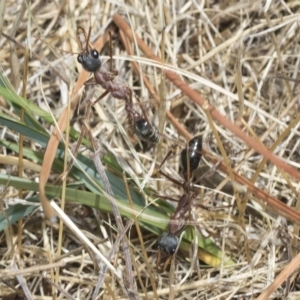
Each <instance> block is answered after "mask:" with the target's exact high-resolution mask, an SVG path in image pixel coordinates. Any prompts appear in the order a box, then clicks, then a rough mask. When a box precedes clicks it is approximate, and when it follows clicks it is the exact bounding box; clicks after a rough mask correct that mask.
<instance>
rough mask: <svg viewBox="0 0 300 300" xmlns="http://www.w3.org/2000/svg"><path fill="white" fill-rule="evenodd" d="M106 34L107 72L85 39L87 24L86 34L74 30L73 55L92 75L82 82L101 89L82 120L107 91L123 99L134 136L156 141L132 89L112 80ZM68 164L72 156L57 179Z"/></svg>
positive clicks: (87, 129)
mask: <svg viewBox="0 0 300 300" xmlns="http://www.w3.org/2000/svg"><path fill="white" fill-rule="evenodd" d="M108 33H109V41H110V45H109V48H110V71H107V70H106V69H104V68H103V67H102V61H101V59H100V54H99V52H98V51H97V50H96V49H94V48H93V47H92V46H91V45H90V41H89V39H90V35H91V27H90V28H89V31H88V33H87V32H86V31H85V29H84V28H82V27H78V28H77V31H76V38H77V42H78V46H79V48H80V53H79V54H78V56H77V61H78V62H79V63H80V64H81V65H82V67H83V69H85V70H86V71H88V72H91V73H93V75H94V77H93V78H91V79H89V80H88V81H86V82H85V85H91V84H99V85H101V87H102V88H103V89H104V90H105V91H104V92H103V93H102V94H101V95H100V96H99V97H98V98H97V99H96V100H94V101H90V102H89V104H88V106H87V109H86V113H85V119H86V120H88V119H89V116H90V113H91V109H92V107H93V106H94V105H95V104H96V103H98V102H99V101H100V100H101V99H102V98H104V97H105V96H106V95H107V94H108V93H111V95H112V96H113V97H115V98H116V99H120V100H124V101H125V111H126V113H127V116H128V119H129V123H130V125H131V127H132V128H133V130H134V132H135V134H136V135H137V136H138V138H139V139H141V140H144V141H146V142H150V143H158V141H159V139H160V135H159V133H158V130H157V129H156V127H155V126H154V124H153V123H152V122H150V121H149V119H148V117H147V114H146V110H145V108H144V107H143V105H142V103H141V101H140V99H139V98H138V97H137V95H135V94H134V93H133V91H132V90H131V89H130V88H129V87H128V86H127V85H124V84H121V83H118V82H113V80H114V78H115V77H116V76H117V75H118V71H117V70H112V36H111V32H108ZM133 94H134V96H135V98H136V99H137V101H138V103H139V106H140V108H141V111H142V115H141V114H140V113H139V112H137V111H136V110H135V109H134V107H133V101H132V96H133ZM85 131H89V128H88V126H87V125H85V124H84V126H83V129H82V131H81V133H80V136H79V138H78V141H77V145H76V147H75V150H74V154H73V156H74V157H75V156H76V155H77V153H78V151H79V147H80V145H81V142H82V139H83V137H84V134H85ZM72 165H73V159H71V161H70V162H69V164H68V166H67V168H66V170H65V171H64V173H63V174H62V175H61V178H64V176H65V175H66V174H68V173H69V171H70V170H71V168H72Z"/></svg>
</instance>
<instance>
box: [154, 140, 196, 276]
mask: <svg viewBox="0 0 300 300" xmlns="http://www.w3.org/2000/svg"><path fill="white" fill-rule="evenodd" d="M171 152H172V151H170V152H169V153H168V154H167V156H166V157H165V159H164V160H163V161H162V163H161V165H160V167H159V172H160V173H161V174H162V175H163V176H165V177H166V178H168V179H169V180H170V181H172V182H173V183H175V184H177V185H180V186H182V187H183V189H184V194H183V195H182V196H181V198H180V199H179V201H178V205H177V207H176V209H175V211H174V213H173V214H172V216H171V217H170V221H169V224H168V231H167V232H164V233H163V234H162V235H161V236H160V238H159V239H158V241H157V248H158V250H159V252H158V258H157V264H156V265H157V269H158V270H159V264H160V259H161V253H162V252H163V253H165V254H167V255H169V258H168V259H167V260H166V262H165V264H164V267H163V268H162V271H165V269H166V267H167V265H168V263H169V262H170V260H171V259H172V257H173V255H174V253H175V251H176V249H177V247H178V241H179V239H178V237H177V235H178V234H179V233H180V232H181V231H182V229H183V227H184V224H185V220H184V218H185V215H186V213H187V212H188V210H189V207H190V198H194V197H195V195H196V194H193V195H192V196H191V197H190V195H189V192H190V189H191V187H190V180H191V179H192V177H193V173H194V171H195V170H196V169H197V168H198V166H199V163H200V160H201V157H202V154H201V152H202V137H201V136H200V135H197V136H195V137H194V138H192V139H191V140H190V141H189V144H188V147H187V148H185V149H183V150H182V152H181V154H180V169H179V171H180V173H181V174H182V176H183V178H184V182H180V181H179V180H176V179H174V178H172V177H171V176H169V175H168V174H166V173H165V172H163V171H162V170H161V167H162V165H163V164H164V163H165V161H166V159H167V158H168V157H169V156H170V154H171Z"/></svg>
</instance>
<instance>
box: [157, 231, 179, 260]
mask: <svg viewBox="0 0 300 300" xmlns="http://www.w3.org/2000/svg"><path fill="white" fill-rule="evenodd" d="M177 245H178V237H177V236H175V235H173V234H171V233H167V232H164V233H163V234H162V235H161V236H160V238H159V239H158V241H157V248H158V250H159V251H162V252H163V253H166V254H169V255H173V254H174V253H175V251H176V249H177Z"/></svg>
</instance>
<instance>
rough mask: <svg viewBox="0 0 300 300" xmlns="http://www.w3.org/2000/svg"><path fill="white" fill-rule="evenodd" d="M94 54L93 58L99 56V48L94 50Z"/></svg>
mask: <svg viewBox="0 0 300 300" xmlns="http://www.w3.org/2000/svg"><path fill="white" fill-rule="evenodd" d="M92 56H93V58H98V57H99V53H98V51H97V50H93V51H92Z"/></svg>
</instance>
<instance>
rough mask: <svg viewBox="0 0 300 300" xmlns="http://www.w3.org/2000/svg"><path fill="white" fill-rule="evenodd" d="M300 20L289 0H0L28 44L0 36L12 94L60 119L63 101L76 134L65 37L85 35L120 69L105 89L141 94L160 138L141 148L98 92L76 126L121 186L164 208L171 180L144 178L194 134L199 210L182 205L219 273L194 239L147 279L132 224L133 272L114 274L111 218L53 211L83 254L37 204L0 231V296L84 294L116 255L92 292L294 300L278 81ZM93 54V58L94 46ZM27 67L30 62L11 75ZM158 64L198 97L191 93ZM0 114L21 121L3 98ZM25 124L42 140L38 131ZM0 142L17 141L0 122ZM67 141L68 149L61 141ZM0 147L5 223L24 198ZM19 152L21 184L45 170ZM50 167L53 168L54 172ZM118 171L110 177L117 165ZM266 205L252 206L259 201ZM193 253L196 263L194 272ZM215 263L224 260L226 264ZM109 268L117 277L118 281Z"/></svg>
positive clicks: (147, 245) (11, 159)
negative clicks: (86, 132) (107, 36)
mask: <svg viewBox="0 0 300 300" xmlns="http://www.w3.org/2000/svg"><path fill="white" fill-rule="evenodd" d="M3 2H5V1H3ZM28 5H29V4H28ZM22 12H23V13H22ZM116 14H119V15H121V16H122V17H123V18H124V19H125V20H126V21H127V23H128V24H129V26H132V28H133V31H134V33H135V34H136V36H137V37H140V38H141V40H142V41H143V42H144V43H145V44H146V45H148V47H149V48H150V49H151V50H152V51H153V52H154V54H155V55H157V56H158V57H160V58H162V59H163V60H164V64H161V63H158V62H157V61H155V58H154V56H153V55H152V54H151V53H150V52H149V51H150V50H149V51H148V52H145V51H146V50H145V48H143V45H142V44H141V43H142V42H140V41H139V40H138V39H137V38H136V39H135V41H134V42H133V43H130V44H129V45H128V41H129V40H130V33H129V32H127V33H126V31H125V28H124V27H123V25H122V24H121V23H120V22H121V21H120V19H118V17H116ZM299 17H300V3H299V1H287V0H286V1H284V0H282V1H256V0H254V1H234V0H232V1H174V2H172V1H170V2H166V1H161V2H158V3H156V2H152V1H142V0H141V1H132V2H126V3H121V2H120V3H118V4H114V2H112V3H110V2H102V1H101V2H99V1H83V2H79V1H70V2H62V3H61V4H57V3H55V2H51V1H50V2H40V1H36V2H32V3H31V4H30V6H27V5H26V4H25V2H24V3H21V4H20V3H16V2H15V1H6V3H5V13H4V19H3V20H2V24H1V25H2V31H3V32H4V33H6V34H7V35H9V36H10V37H13V38H14V39H15V40H16V41H18V42H19V43H21V44H22V45H25V44H26V43H27V45H28V47H29V49H30V52H31V55H30V56H28V53H27V52H25V50H24V48H22V47H21V46H20V44H15V43H13V42H10V41H8V40H7V39H6V38H4V37H1V40H0V43H1V47H0V57H1V66H2V73H3V75H5V76H7V77H8V79H9V80H10V82H11V84H12V85H13V87H14V88H15V89H16V91H17V93H19V94H23V95H24V97H25V98H27V99H29V100H30V101H32V102H34V103H35V104H37V105H38V106H39V107H40V108H42V109H43V110H45V111H46V112H48V113H51V114H53V116H54V117H55V118H56V119H59V118H60V117H61V116H62V114H64V113H67V112H68V110H67V104H68V103H70V102H69V100H70V99H72V101H73V102H72V104H71V107H70V110H71V112H72V116H71V125H72V127H73V128H75V129H76V130H78V131H80V130H81V127H82V123H83V119H84V113H85V107H86V103H87V101H88V99H86V97H87V93H86V92H85V90H84V88H83V83H84V81H85V80H86V79H85V78H86V77H87V75H88V74H86V73H85V72H84V71H82V67H81V66H80V64H79V63H78V62H77V61H76V53H78V51H79V50H78V45H77V41H76V28H77V26H82V27H83V28H86V29H88V27H89V26H91V27H92V37H91V41H92V42H94V41H96V40H97V43H98V44H97V45H100V44H101V45H102V43H103V42H104V38H103V37H104V33H105V30H106V29H107V28H108V27H109V28H110V29H111V30H113V31H114V33H115V34H114V39H113V51H114V61H113V64H114V68H115V69H116V70H118V71H119V75H118V77H117V78H116V81H118V82H120V83H125V84H127V85H128V86H130V87H132V88H133V89H134V91H135V93H136V94H138V95H139V96H140V98H141V99H142V100H143V101H144V105H145V107H146V109H147V112H148V113H149V118H150V119H154V120H155V122H156V123H157V124H158V123H159V124H160V125H159V126H161V127H164V131H163V139H162V143H161V144H159V146H158V147H148V148H147V147H144V148H143V151H142V150H141V149H140V148H141V145H139V143H138V140H137V138H136V136H135V135H134V134H133V133H132V129H131V128H130V126H129V125H128V120H127V116H126V114H125V113H124V102H123V101H119V100H116V99H114V98H112V97H110V96H109V95H108V97H107V98H105V99H104V100H102V101H101V102H100V103H99V104H97V105H96V106H95V107H94V109H93V113H92V115H91V117H90V119H89V120H88V123H89V125H90V128H91V130H92V133H93V136H94V137H95V139H96V140H97V141H98V143H99V145H101V147H102V148H105V149H106V150H105V151H106V152H109V153H113V154H114V155H115V156H116V157H117V159H118V161H119V163H120V164H122V167H123V168H126V172H127V173H126V176H127V179H128V184H129V185H130V186H134V187H135V188H136V189H137V190H140V191H142V190H144V191H145V193H146V194H148V193H149V192H148V191H149V190H150V189H154V190H159V193H160V194H162V195H168V196H170V195H171V196H170V197H172V198H176V199H178V198H179V196H180V195H181V194H182V190H181V189H180V187H177V186H175V185H174V184H172V183H170V182H169V181H168V180H165V179H164V178H158V177H157V176H156V175H155V174H154V173H153V170H154V169H155V167H157V164H159V163H160V162H161V161H162V160H163V158H164V156H165V155H166V153H167V152H168V151H169V150H170V149H176V152H177V153H179V152H180V151H181V149H182V147H183V146H184V144H185V141H186V140H188V139H190V138H191V137H192V136H195V135H197V134H202V136H203V141H204V153H203V154H204V155H203V159H202V163H201V168H200V169H199V171H198V172H197V176H200V177H202V180H201V182H200V186H201V189H200V191H201V192H200V195H198V196H197V201H201V203H204V204H205V205H206V206H208V207H211V208H212V209H211V210H210V211H205V210H203V209H200V208H199V207H197V201H194V202H195V205H194V206H193V208H192V212H191V214H190V218H189V222H190V224H191V225H195V224H196V225H197V226H196V228H199V227H200V228H201V234H203V235H209V236H210V238H211V240H213V241H214V243H215V245H217V246H218V247H220V249H221V250H222V255H223V256H222V257H221V264H220V265H216V263H215V262H214V261H213V259H212V258H211V256H210V254H207V253H204V251H207V252H209V249H207V248H205V247H202V249H200V250H199V253H198V248H197V246H195V245H197V244H196V243H192V244H191V245H190V248H189V251H184V249H181V250H179V252H178V253H177V255H176V259H173V261H172V264H171V268H170V270H167V271H166V272H164V273H162V274H159V273H158V272H157V270H156V265H155V264H156V253H157V251H156V250H155V247H153V245H154V243H155V241H156V240H157V236H156V235H153V234H151V233H150V231H148V230H147V229H145V228H140V227H139V226H136V225H137V220H138V216H137V220H135V221H136V223H135V226H133V227H131V231H130V234H129V233H128V234H127V238H128V239H127V242H128V246H129V248H130V254H131V259H129V261H131V263H132V265H133V266H132V273H130V272H129V270H128V268H131V267H127V270H126V268H125V262H124V260H125V257H124V252H123V250H122V248H121V247H120V248H119V247H118V246H117V244H116V243H115V241H116V239H117V238H120V234H121V232H120V231H119V232H118V230H116V226H115V219H114V217H112V216H111V215H107V214H104V213H102V212H99V211H96V210H95V209H92V208H89V207H84V206H81V205H74V204H73V203H69V202H67V203H66V207H65V211H66V213H67V215H69V216H71V217H72V220H73V221H74V222H75V224H76V227H77V228H76V229H75V230H79V229H80V230H82V231H83V232H84V234H85V236H86V237H88V238H89V240H91V241H92V243H94V244H95V245H96V246H97V247H96V248H97V249H95V251H94V250H91V249H92V248H89V247H88V246H86V244H84V246H83V244H82V242H81V240H80V238H79V236H77V235H76V234H75V235H74V234H73V233H72V232H71V231H70V229H69V227H68V226H66V227H65V228H64V231H63V235H62V236H61V235H60V234H61V231H60V230H61V229H60V230H59V227H58V226H57V225H52V226H51V225H49V223H47V222H44V221H43V219H42V218H41V213H40V211H39V210H38V211H35V212H34V213H32V214H30V215H29V216H28V217H26V219H25V220H24V221H23V223H21V222H19V223H18V224H19V226H17V223H15V224H10V226H9V227H8V228H6V229H5V230H3V231H2V232H1V236H0V247H1V248H0V251H1V252H0V253H1V256H2V259H1V272H0V281H1V283H0V295H1V296H3V295H4V294H14V289H15V291H17V292H18V294H19V297H21V298H20V299H23V298H22V297H24V296H23V293H26V289H28V293H29V294H30V295H32V296H31V297H32V299H50V298H52V297H51V293H57V294H58V298H59V299H63V298H71V299H74V298H76V299H92V295H93V291H94V289H95V287H96V284H97V282H98V280H99V277H101V276H102V274H101V273H99V272H98V269H97V268H98V267H99V263H98V262H97V258H95V257H97V256H95V252H97V251H100V252H101V253H103V254H104V255H105V256H107V255H108V252H109V251H110V250H111V249H114V250H115V251H116V253H115V254H114V255H113V256H112V258H111V259H110V263H111V264H112V265H113V268H115V269H116V270H117V271H116V272H115V273H114V272H113V271H111V270H112V269H111V270H110V271H108V272H107V273H106V274H105V278H103V279H104V280H105V284H103V286H102V287H101V289H100V291H99V293H98V296H97V297H98V298H97V299H113V298H114V299H128V298H130V299H131V298H132V299H134V298H137V299H138V298H139V297H140V298H142V299H144V298H155V299H256V298H258V297H259V295H261V298H259V299H299V298H300V292H299V275H298V270H297V266H298V265H299V262H298V259H299V258H298V257H297V252H298V248H299V245H298V244H299V242H298V235H299V224H300V217H299V216H300V215H299V213H298V212H297V211H296V212H295V211H293V210H292V209H290V208H289V207H290V206H291V207H295V208H296V209H297V208H299V201H298V198H299V196H298V193H299V192H298V190H299V180H298V179H299V178H300V174H299V173H298V172H297V169H298V168H299V167H300V165H299V163H298V161H299V141H300V139H299V134H300V131H299V129H298V124H299V113H298V110H299V99H298V90H297V88H298V87H297V83H296V82H293V81H287V80H284V79H282V78H279V76H280V75H281V76H285V77H288V78H294V79H296V78H297V74H298V69H299V65H300V60H299V56H298V53H299V49H300V47H299V42H298V41H299V26H300V24H299V21H298V20H299ZM119 21H120V22H119ZM122 30H123V31H125V34H124V32H123V33H122ZM121 33H122V35H121ZM37 37H38V39H37ZM126 42H127V44H126ZM99 47H100V46H99ZM101 47H102V46H101ZM62 50H64V51H67V52H70V53H71V54H67V53H66V52H62ZM131 51H133V52H132V53H131ZM101 54H102V55H103V61H105V60H106V59H107V57H108V47H107V46H104V47H103V50H102V52H101ZM147 56H148V57H147ZM26 58H28V59H29V60H28V67H27V68H25V69H24V65H25V67H26V66H27V63H26ZM133 63H138V64H136V65H134V64H133ZM162 68H163V69H164V71H163V72H161V69H162ZM171 71H173V72H175V73H177V74H178V75H180V76H181V77H182V78H183V79H184V81H185V83H186V84H187V85H188V86H189V87H190V88H191V89H192V90H194V91H196V92H197V93H199V94H201V95H202V98H201V97H200V96H199V95H198V94H193V92H189V90H188V87H186V86H183V84H181V83H180V82H179V81H178V78H175V77H174V74H173V73H172V72H171ZM26 73H27V76H26ZM139 74H143V76H144V79H145V77H146V79H147V80H148V81H145V80H142V78H143V76H139ZM24 83H25V86H26V90H25V89H24ZM92 88H95V93H94V97H97V96H99V95H100V94H101V92H103V91H102V90H101V89H100V88H99V87H95V86H93V87H92ZM79 96H80V97H81V98H82V100H83V101H82V102H81V104H80V105H79V106H76V105H74V101H78V100H79ZM76 97H77V98H76ZM205 100H207V102H205ZM159 103H160V104H159ZM209 104H210V105H211V106H209ZM75 106H76V107H75ZM164 107H166V108H164ZM75 108H76V109H75ZM214 108H215V109H214ZM165 109H166V110H167V118H166V120H164V116H165V115H166V113H165ZM218 113H220V114H218ZM1 114H3V115H6V116H12V117H15V118H19V116H18V115H17V114H18V112H17V111H16V110H15V109H12V108H11V106H10V105H9V104H8V102H7V101H6V100H4V99H3V98H1ZM1 120H2V119H1ZM228 120H230V121H231V122H229V121H228ZM39 121H40V122H42V126H43V127H44V128H46V129H47V131H49V132H52V130H53V126H51V125H50V124H49V122H45V121H44V120H42V119H39ZM1 122H2V121H1ZM164 122H165V124H164ZM62 127H63V126H62ZM1 139H2V140H3V141H12V142H15V141H17V142H18V143H22V140H21V139H19V136H18V134H17V133H16V132H15V131H14V130H11V128H9V126H8V127H6V126H4V124H1ZM70 142H71V145H70V148H71V149H73V143H74V145H75V141H74V140H71V141H70ZM24 145H25V146H27V147H29V148H31V149H33V150H37V152H40V153H45V148H44V147H42V146H41V145H37V144H35V143H34V142H32V141H30V142H29V140H27V139H25V141H24ZM51 146H52V147H54V144H53V143H51V142H50V143H49V146H48V149H49V147H51ZM0 147H1V148H0V149H1V156H0V159H1V161H0V163H1V173H3V174H5V175H6V176H7V181H6V184H4V185H3V188H2V191H3V193H2V197H1V205H2V215H3V216H5V212H4V211H5V208H7V207H8V205H14V204H15V202H13V201H12V200H13V199H15V198H20V199H25V198H27V197H28V196H30V197H31V196H32V195H35V192H34V191H23V192H22V191H21V194H20V191H18V190H16V189H14V188H12V187H11V186H10V182H9V181H10V179H9V176H18V168H17V164H18V162H19V161H20V159H19V155H18V153H17V150H12V149H9V148H7V147H6V146H5V145H4V144H3V143H1V146H0ZM265 147H266V148H267V149H268V150H266V148H265ZM82 148H84V149H83V150H82V153H83V154H84V155H86V156H89V151H84V150H85V148H86V147H84V146H83V147H82ZM53 149H54V148H53ZM53 149H52V150H51V151H52V153H53V154H54V153H56V152H55V149H54V150H53ZM51 151H50V152H51ZM2 154H3V155H2ZM273 154H275V155H273ZM46 155H47V154H46ZM23 158H24V160H23V164H24V172H23V174H22V176H23V177H25V178H27V179H30V180H32V181H36V180H38V179H39V175H40V171H41V170H42V172H43V168H44V167H45V166H44V167H43V168H42V166H41V164H39V163H37V160H35V159H34V158H32V157H31V158H29V157H26V155H25V154H24V156H23ZM62 161H63V159H61V162H62ZM49 162H51V161H50V160H49ZM287 165H289V166H287ZM44 169H45V168H44ZM164 170H165V171H166V172H168V173H170V174H172V176H174V177H176V178H177V179H178V178H179V179H180V177H179V175H177V170H178V156H176V155H174V156H173V157H172V158H171V159H170V160H168V161H167V162H166V164H165V166H164ZM44 171H45V170H44ZM48 171H49V172H50V169H48ZM46 172H47V171H46ZM51 174H53V175H57V172H55V171H54V170H52V173H51ZM199 174H200V175H199ZM118 175H119V176H121V175H122V174H121V172H120V171H119V173H118ZM45 176H46V177H45V178H46V181H47V175H45ZM55 177H56V176H52V175H51V176H50V178H49V180H48V182H50V183H51V182H54V181H55ZM129 179H130V180H129ZM224 179H225V180H224ZM125 181H126V180H125ZM231 182H234V184H233V185H232V184H231ZM70 183H71V180H68V181H67V182H66V181H65V182H64V184H70ZM195 200H196V199H195ZM78 201H79V202H81V201H80V199H78ZM282 203H284V204H282ZM264 204H267V205H266V207H265V206H263V207H262V206H261V205H264ZM285 204H286V205H285ZM128 206H130V205H129V204H128ZM136 213H138V212H135V215H136ZM4 219H5V218H4ZM125 223H126V220H124V224H125ZM37 224H38V226H36V225H37ZM129 225H131V224H129ZM194 227H195V226H194ZM60 228H62V227H60ZM148 229H149V228H148ZM139 230H142V233H141V234H142V236H139ZM149 230H151V229H149ZM152 232H153V231H152ZM196 232H198V231H197V230H196ZM106 238H108V239H109V240H110V241H109V242H108V241H107V240H105V239H106ZM198 238H199V236H198ZM143 246H144V248H143ZM195 249H196V250H195ZM185 250H187V249H185ZM197 254H198V257H201V259H202V260H204V261H205V262H206V263H207V264H205V265H204V264H203V263H201V261H200V260H198V259H197ZM226 258H230V259H231V260H232V261H234V262H235V263H234V264H231V265H227V264H226V263H225V262H226ZM293 259H294V261H292V260H293ZM291 261H292V262H291ZM59 267H60V269H59ZM285 267H286V268H287V269H286V270H285V272H284V273H281V272H282V270H284V268H285ZM17 269H19V270H20V272H19V273H20V274H18V276H17V274H16V270H17ZM119 273H122V275H123V278H124V280H119V279H118V278H117V276H116V274H119ZM129 279H131V280H132V282H133V283H130V280H129ZM47 280H48V281H47ZM49 280H50V281H49ZM54 282H56V285H55V284H54ZM52 283H53V284H52ZM271 283H274V286H275V287H274V288H272V290H271V291H273V292H274V293H273V294H272V295H268V294H267V292H268V291H270V290H266V288H267V287H268V286H269V285H270V284H271ZM20 286H21V287H20ZM126 287H127V290H126ZM263 291H265V293H266V294H262V293H263ZM27 297H28V298H30V297H29V296H27ZM72 297H73V298H72Z"/></svg>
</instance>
